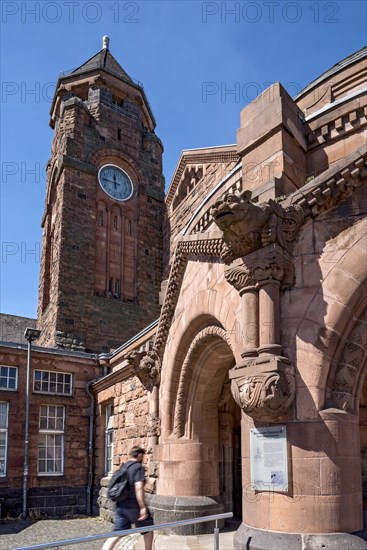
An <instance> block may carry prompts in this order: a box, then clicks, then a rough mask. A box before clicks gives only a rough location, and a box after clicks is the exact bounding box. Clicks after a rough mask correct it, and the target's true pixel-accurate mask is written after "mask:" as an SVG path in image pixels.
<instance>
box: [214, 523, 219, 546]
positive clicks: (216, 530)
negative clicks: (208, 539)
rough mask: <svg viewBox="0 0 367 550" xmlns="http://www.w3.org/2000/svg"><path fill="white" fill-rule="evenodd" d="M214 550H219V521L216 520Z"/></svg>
mask: <svg viewBox="0 0 367 550" xmlns="http://www.w3.org/2000/svg"><path fill="white" fill-rule="evenodd" d="M214 550H219V527H218V520H217V519H216V520H215V527H214Z"/></svg>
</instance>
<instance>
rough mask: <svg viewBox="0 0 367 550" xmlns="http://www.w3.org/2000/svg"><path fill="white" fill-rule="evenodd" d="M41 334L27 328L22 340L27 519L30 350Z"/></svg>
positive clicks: (24, 481) (24, 499)
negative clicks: (25, 348) (24, 354)
mask: <svg viewBox="0 0 367 550" xmlns="http://www.w3.org/2000/svg"><path fill="white" fill-rule="evenodd" d="M40 334H41V331H40V330H37V329H35V328H29V327H27V328H26V330H25V332H24V338H25V339H26V340H28V352H27V380H26V388H25V427H24V463H23V498H22V517H23V519H26V517H27V493H28V439H29V394H30V379H31V348H32V341H33V340H37V338H39V336H40Z"/></svg>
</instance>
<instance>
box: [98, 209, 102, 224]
mask: <svg viewBox="0 0 367 550" xmlns="http://www.w3.org/2000/svg"><path fill="white" fill-rule="evenodd" d="M98 225H101V226H102V225H103V212H102V210H100V211H99V212H98Z"/></svg>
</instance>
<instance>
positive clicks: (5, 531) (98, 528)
mask: <svg viewBox="0 0 367 550" xmlns="http://www.w3.org/2000/svg"><path fill="white" fill-rule="evenodd" d="M237 527H238V525H237V524H235V523H234V524H232V526H230V527H228V528H227V529H225V530H224V532H221V533H220V543H219V548H220V550H232V548H233V545H232V540H233V535H234V533H235V531H236V529H237ZM112 529H113V525H112V523H110V522H109V521H104V520H102V519H100V518H81V519H47V520H39V521H24V520H14V521H12V520H8V521H6V522H5V521H3V522H1V523H0V550H10V549H15V548H19V547H23V546H31V545H33V544H42V543H45V542H52V541H58V540H64V539H74V538H79V537H87V536H90V535H97V534H100V533H110V532H111V531H112ZM103 542H104V539H103V540H96V541H91V542H88V543H84V544H81V543H80V544H75V545H74V544H73V545H70V546H65V547H60V549H61V548H66V549H69V550H100V549H101V548H102V544H103ZM143 548H144V545H143V541H142V537H141V535H131V536H129V537H124V538H123V539H122V540H121V544H120V545H119V549H118V550H143ZM213 548H214V537H213V535H198V536H191V537H179V536H177V535H165V534H163V533H161V532H159V531H158V532H156V533H155V535H154V549H155V550H213Z"/></svg>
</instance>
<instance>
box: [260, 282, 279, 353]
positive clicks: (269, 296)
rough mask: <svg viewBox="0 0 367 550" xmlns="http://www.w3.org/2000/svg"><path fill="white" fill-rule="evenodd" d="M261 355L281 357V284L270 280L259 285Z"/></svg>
mask: <svg viewBox="0 0 367 550" xmlns="http://www.w3.org/2000/svg"><path fill="white" fill-rule="evenodd" d="M258 286H259V302H260V308H259V309H260V315H259V317H260V318H259V325H260V326H259V333H260V342H259V343H260V345H259V349H258V352H259V355H269V354H270V355H280V353H281V351H282V346H281V345H280V308H279V288H280V282H279V281H276V280H273V279H270V280H265V281H260V282H259V284H258Z"/></svg>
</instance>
